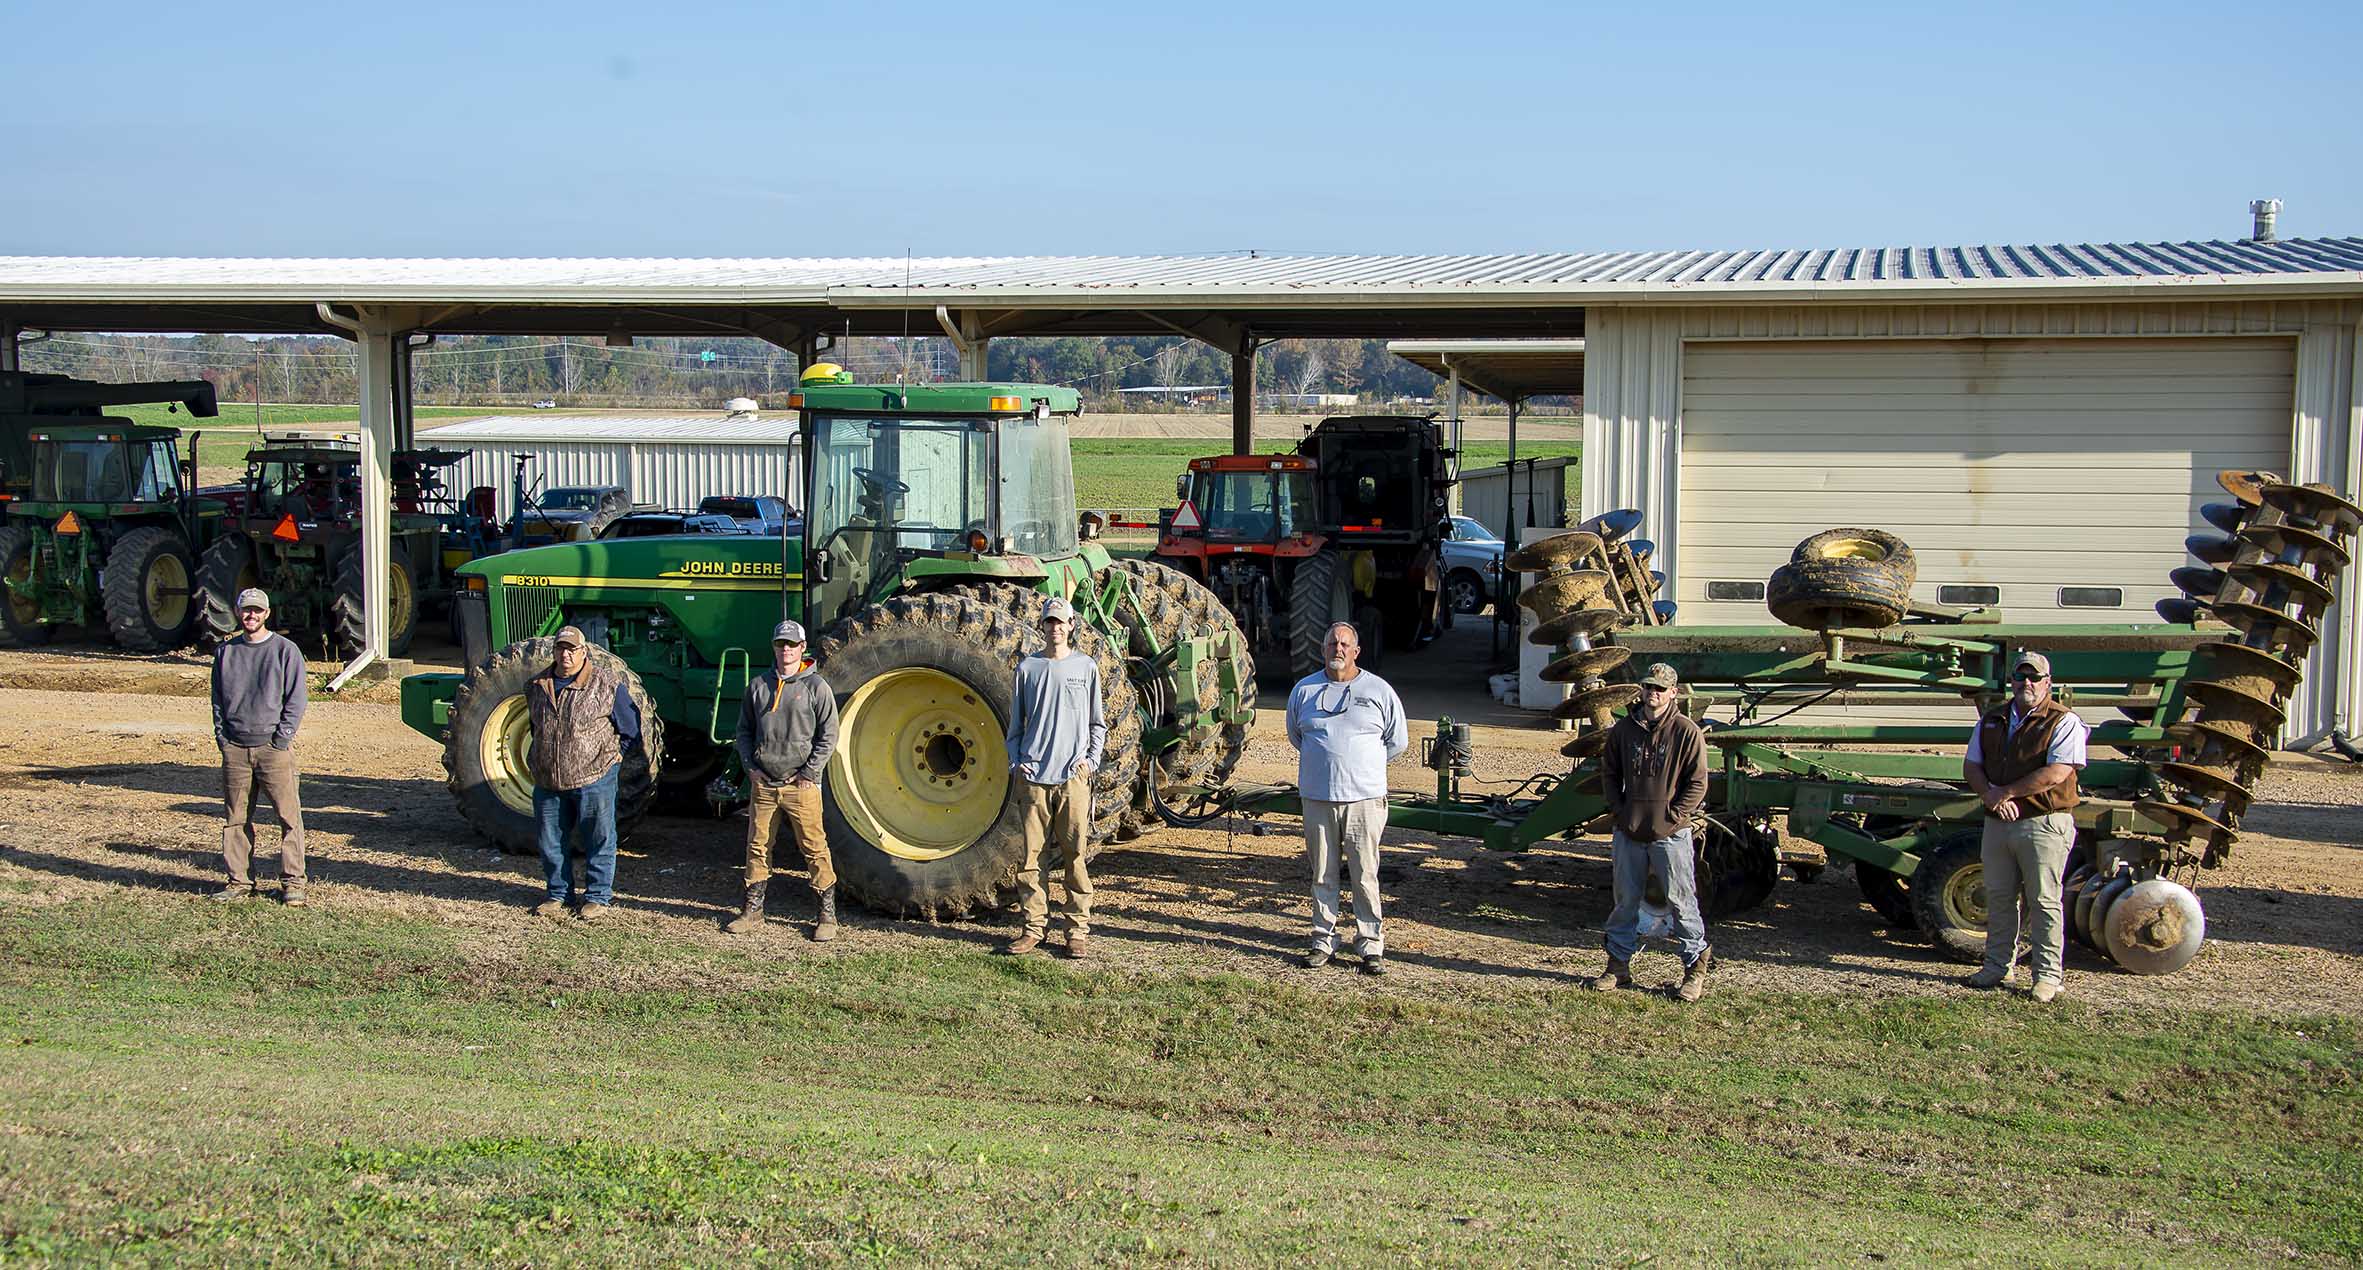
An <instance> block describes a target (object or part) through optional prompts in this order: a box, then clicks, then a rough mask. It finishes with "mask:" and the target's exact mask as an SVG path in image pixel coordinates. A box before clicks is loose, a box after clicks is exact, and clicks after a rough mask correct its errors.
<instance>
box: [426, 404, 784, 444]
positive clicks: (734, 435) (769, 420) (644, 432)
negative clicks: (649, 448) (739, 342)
mask: <svg viewBox="0 0 2363 1270" xmlns="http://www.w3.org/2000/svg"><path fill="white" fill-rule="evenodd" d="M795 436H796V416H795V415H794V414H792V413H785V412H783V413H781V414H778V415H774V416H768V417H763V416H759V417H757V418H753V419H744V418H740V419H731V418H725V417H723V416H721V415H601V416H599V417H597V418H585V417H582V416H579V415H559V416H556V417H551V416H547V415H540V416H536V415H487V416H485V417H483V418H481V419H462V420H459V421H457V422H454V423H447V424H444V425H443V426H441V427H436V428H421V429H419V433H418V439H419V444H421V445H429V446H433V445H446V444H449V443H451V442H454V441H499V442H537V443H545V444H546V443H557V442H567V441H657V442H665V441H670V442H679V443H683V444H705V443H712V444H724V445H727V444H730V443H733V442H741V443H748V444H761V445H786V444H787V443H788V442H790V441H792V440H794V439H795Z"/></svg>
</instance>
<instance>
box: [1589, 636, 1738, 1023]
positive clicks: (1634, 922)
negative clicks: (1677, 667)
mask: <svg viewBox="0 0 2363 1270" xmlns="http://www.w3.org/2000/svg"><path fill="white" fill-rule="evenodd" d="M1680 687H1681V680H1680V679H1679V678H1677V677H1676V676H1675V674H1674V668H1673V667H1672V666H1669V665H1667V664H1665V663H1664V662H1662V661H1661V662H1658V663H1656V664H1655V665H1653V666H1651V667H1650V668H1649V669H1648V670H1647V671H1645V672H1643V674H1642V676H1641V700H1640V701H1638V702H1637V703H1635V704H1634V706H1633V708H1632V709H1631V710H1629V711H1626V712H1625V717H1624V718H1622V719H1619V720H1617V723H1616V726H1615V727H1614V728H1612V729H1610V730H1609V733H1608V745H1607V747H1606V748H1605V749H1603V750H1601V751H1600V788H1601V790H1602V791H1603V792H1604V793H1605V794H1606V795H1607V797H1608V809H1609V812H1610V814H1611V815H1613V816H1614V817H1615V823H1616V829H1615V832H1614V834H1613V835H1612V838H1611V841H1612V844H1613V845H1612V851H1613V853H1614V855H1613V859H1614V864H1615V870H1616V872H1615V879H1616V907H1615V908H1614V909H1613V910H1611V911H1610V913H1609V915H1608V930H1607V938H1606V943H1607V945H1608V969H1607V970H1605V971H1603V972H1601V974H1600V976H1599V977H1598V978H1595V979H1593V980H1592V986H1593V987H1595V988H1598V989H1601V990H1602V991H1606V990H1608V989H1610V988H1630V987H1632V986H1633V954H1635V953H1637V952H1639V951H1640V950H1641V902H1642V900H1643V898H1644V897H1646V896H1647V895H1648V894H1649V890H1650V887H1649V880H1650V878H1651V877H1652V876H1654V877H1656V879H1657V881H1658V883H1659V885H1660V886H1662V887H1663V888H1664V890H1665V904H1666V908H1667V909H1669V910H1671V912H1672V913H1673V918H1674V937H1675V938H1676V939H1678V940H1679V941H1680V942H1681V945H1682V982H1681V984H1680V985H1678V986H1677V987H1676V988H1675V989H1674V995H1675V996H1676V997H1678V998H1680V999H1681V1000H1684V1001H1696V1000H1698V999H1699V998H1700V997H1701V996H1703V995H1705V993H1706V990H1707V969H1708V967H1710V966H1712V965H1713V964H1714V959H1715V954H1714V951H1713V950H1712V949H1710V948H1709V947H1707V923H1706V919H1704V918H1702V917H1700V916H1699V911H1698V872H1697V867H1696V863H1695V861H1694V859H1693V857H1692V853H1691V825H1692V824H1694V823H1696V822H1697V820H1698V818H1699V815H1700V813H1701V812H1703V811H1705V810H1706V806H1707V743H1706V738H1705V737H1704V736H1703V735H1701V734H1700V732H1699V730H1698V725H1697V724H1696V723H1693V722H1691V721H1690V717H1689V716H1688V715H1685V714H1683V713H1682V712H1681V711H1680V710H1677V709H1675V708H1674V699H1675V696H1676V692H1677V689H1679V688H1680Z"/></svg>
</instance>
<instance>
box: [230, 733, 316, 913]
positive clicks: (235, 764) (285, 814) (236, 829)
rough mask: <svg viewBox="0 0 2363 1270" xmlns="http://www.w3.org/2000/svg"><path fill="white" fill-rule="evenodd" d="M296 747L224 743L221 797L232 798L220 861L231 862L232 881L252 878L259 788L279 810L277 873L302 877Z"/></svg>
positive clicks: (293, 879)
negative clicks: (296, 782) (296, 786)
mask: <svg viewBox="0 0 2363 1270" xmlns="http://www.w3.org/2000/svg"><path fill="white" fill-rule="evenodd" d="M295 776H296V773H295V751H294V750H293V749H285V750H276V749H272V748H271V747H270V746H268V745H224V746H222V798H223V801H224V802H226V803H227V804H228V808H227V815H226V818H225V820H224V823H223V825H222V863H223V864H225V865H228V866H229V869H230V883H231V885H233V886H249V885H252V884H253V882H254V872H253V870H254V813H255V810H256V808H255V797H254V792H255V790H256V789H257V788H260V789H261V790H262V793H263V797H265V798H268V799H270V800H271V810H273V811H275V812H277V813H279V876H280V878H281V879H282V880H284V881H286V882H288V883H290V884H297V883H301V882H302V881H303V880H304V805H303V801H302V800H301V799H300V798H298V797H297V796H296V790H295Z"/></svg>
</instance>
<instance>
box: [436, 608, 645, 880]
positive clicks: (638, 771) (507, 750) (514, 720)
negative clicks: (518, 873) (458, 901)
mask: <svg viewBox="0 0 2363 1270" xmlns="http://www.w3.org/2000/svg"><path fill="white" fill-rule="evenodd" d="M557 650H558V641H557V640H555V639H552V638H549V637H546V636H545V637H542V638H539V639H527V640H519V641H518V642H516V643H514V644H511V645H509V646H508V647H507V648H504V649H502V650H500V651H499V652H497V653H494V654H493V655H492V656H491V657H488V658H486V659H485V661H484V663H483V664H482V665H480V666H477V667H475V668H474V669H472V670H470V671H469V672H468V677H467V678H466V679H465V680H463V681H462V682H461V683H460V687H459V692H458V694H457V695H456V696H454V697H453V698H452V699H451V727H450V729H449V730H448V731H446V732H445V733H444V734H443V772H444V785H445V787H446V788H448V789H449V790H450V791H451V799H452V801H453V802H454V803H456V804H458V806H459V814H460V818H461V819H463V820H466V821H467V822H468V825H469V826H470V827H471V828H473V829H474V830H475V831H476V832H477V833H479V834H482V835H483V836H484V837H485V839H486V840H487V841H489V842H491V843H492V844H493V845H494V846H496V847H499V848H500V849H501V850H503V851H506V852H508V853H510V854H511V855H533V854H535V853H536V851H537V850H538V849H539V848H538V846H537V845H536V837H537V831H536V828H535V824H534V818H533V774H532V770H531V769H530V768H529V767H527V766H526V755H528V754H530V753H531V752H532V750H533V725H532V720H531V717H530V714H529V712H528V711H527V708H526V705H525V686H526V685H527V684H528V683H530V682H532V680H533V677H534V676H536V675H538V674H540V673H542V672H543V671H545V670H547V669H549V668H550V661H551V659H552V658H553V657H555V656H556V655H557ZM586 651H587V652H588V653H589V654H590V658H591V662H592V664H594V665H599V666H605V667H607V668H608V669H610V670H613V671H615V672H616V674H617V675H618V676H619V677H621V678H622V680H623V683H624V691H625V692H626V693H627V694H629V695H630V697H631V698H632V704H633V705H634V706H637V707H638V708H639V710H640V741H641V744H640V748H639V749H637V750H632V751H628V752H626V753H625V754H624V757H623V765H622V770H621V771H620V772H618V773H617V783H616V791H615V832H616V837H617V838H618V839H619V840H620V839H622V838H625V837H628V836H629V835H630V833H631V828H632V826H633V825H635V824H637V823H639V820H640V818H641V817H642V816H645V815H647V814H648V809H649V807H650V806H651V805H653V804H654V803H655V802H656V788H657V777H658V776H659V774H661V773H662V772H663V771H664V765H665V740H664V738H665V726H664V720H663V719H662V718H661V717H660V716H659V715H658V714H657V712H656V703H655V702H653V701H651V700H649V697H648V690H647V689H646V688H644V687H642V686H641V683H640V676H638V675H636V674H633V673H632V669H631V667H629V666H626V665H625V664H624V663H623V660H622V659H621V658H618V657H617V656H616V655H615V654H614V653H611V652H608V651H607V650H606V649H604V648H596V647H594V648H591V649H588V650H586Z"/></svg>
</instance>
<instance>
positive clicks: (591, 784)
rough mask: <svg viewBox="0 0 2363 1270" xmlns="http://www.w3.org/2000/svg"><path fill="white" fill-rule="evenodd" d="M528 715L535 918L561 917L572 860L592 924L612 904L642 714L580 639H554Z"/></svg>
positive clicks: (531, 685)
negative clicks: (621, 791)
mask: <svg viewBox="0 0 2363 1270" xmlns="http://www.w3.org/2000/svg"><path fill="white" fill-rule="evenodd" d="M525 704H526V708H527V709H528V710H529V711H530V712H531V713H532V721H533V749H532V751H531V752H530V753H529V754H528V755H527V756H526V767H527V769H528V770H529V771H531V773H532V774H533V816H534V820H535V822H536V823H537V825H538V826H539V828H540V831H541V832H540V839H539V843H540V846H541V855H542V873H543V875H544V877H545V878H546V879H547V880H548V882H549V894H548V896H547V898H545V899H543V900H542V902H541V903H539V904H536V905H534V908H533V913H534V916H536V917H564V916H565V915H566V900H567V892H568V889H569V887H568V884H569V883H570V881H571V880H572V878H571V875H572V873H573V869H572V868H571V867H570V865H571V860H570V859H569V854H570V852H569V847H570V845H571V846H572V848H573V850H572V852H571V854H572V855H573V856H575V857H579V858H580V859H581V860H582V862H583V889H582V907H581V909H580V910H579V911H578V912H577V913H576V916H577V917H579V918H580V919H581V920H583V921H586V922H591V921H597V920H598V919H599V918H601V917H603V916H605V915H606V913H607V907H608V905H610V904H612V903H614V902H615V796H616V787H617V785H618V783H619V774H620V772H621V769H622V766H623V756H624V752H625V751H626V750H631V749H637V748H638V747H639V745H640V726H641V721H640V711H639V708H638V707H637V706H634V705H633V704H632V697H631V694H630V693H629V692H628V691H626V690H625V688H624V682H623V676H621V675H619V674H617V673H616V672H615V670H614V669H613V668H612V667H609V666H603V665H600V664H597V663H595V662H593V661H592V660H591V654H590V649H589V646H588V641H586V640H585V639H584V638H583V633H582V632H581V631H580V630H578V629H576V628H575V627H572V626H569V627H566V628H564V629H562V630H560V631H559V632H558V647H557V649H556V652H555V654H554V655H553V656H552V658H551V660H550V668H549V669H548V670H545V671H543V672H542V673H540V674H538V675H536V676H534V677H533V678H532V679H531V680H530V681H528V682H527V683H526V685H525Z"/></svg>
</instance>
